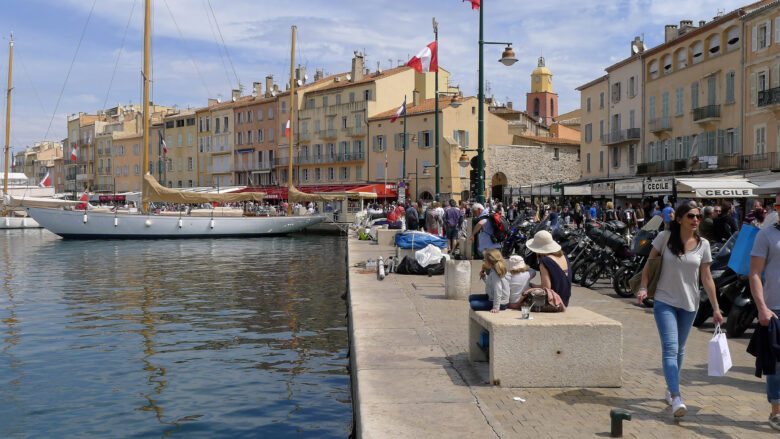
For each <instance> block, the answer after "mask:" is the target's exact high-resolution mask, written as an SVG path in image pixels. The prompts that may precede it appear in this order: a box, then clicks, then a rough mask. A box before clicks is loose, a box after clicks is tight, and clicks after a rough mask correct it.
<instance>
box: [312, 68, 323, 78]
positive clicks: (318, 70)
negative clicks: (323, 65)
mask: <svg viewBox="0 0 780 439" xmlns="http://www.w3.org/2000/svg"><path fill="white" fill-rule="evenodd" d="M322 77H323V74H322V69H317V71H315V72H314V81H319V80H321V79H322Z"/></svg>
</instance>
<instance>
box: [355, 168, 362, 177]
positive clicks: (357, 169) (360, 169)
mask: <svg viewBox="0 0 780 439" xmlns="http://www.w3.org/2000/svg"><path fill="white" fill-rule="evenodd" d="M362 179H363V165H357V166H355V180H362Z"/></svg>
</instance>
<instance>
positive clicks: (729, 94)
mask: <svg viewBox="0 0 780 439" xmlns="http://www.w3.org/2000/svg"><path fill="white" fill-rule="evenodd" d="M734 76H735V72H734V70H731V71H730V72H728V73H726V103H727V104H733V103H734Z"/></svg>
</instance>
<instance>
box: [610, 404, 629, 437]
mask: <svg viewBox="0 0 780 439" xmlns="http://www.w3.org/2000/svg"><path fill="white" fill-rule="evenodd" d="M609 418H610V420H611V428H610V432H609V437H623V420H624V419H625V420H627V421H630V420H631V413H629V412H627V411H625V410H622V409H612V410H610V411H609Z"/></svg>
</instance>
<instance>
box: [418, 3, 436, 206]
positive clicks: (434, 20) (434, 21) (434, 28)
mask: <svg viewBox="0 0 780 439" xmlns="http://www.w3.org/2000/svg"><path fill="white" fill-rule="evenodd" d="M433 36H434V41H436V57H437V61H438V56H439V55H438V52H439V23H437V22H436V17H434V18H433ZM435 78H436V80H435V82H434V84H435V85H434V87H435V89H434V102H435V108H434V112H433V120H434V121H435V122H434V127H435V128H434V134H433V135H434V139H435V140H434V154H435V155H436V161H435V164H436V174H435V175H436V198H435V200H436V201H441V200H440V195H439V192H440V189H441V188H440V187H439V68H438V66H437V67H436V73H435ZM421 140H422V139H418V141H421Z"/></svg>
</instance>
